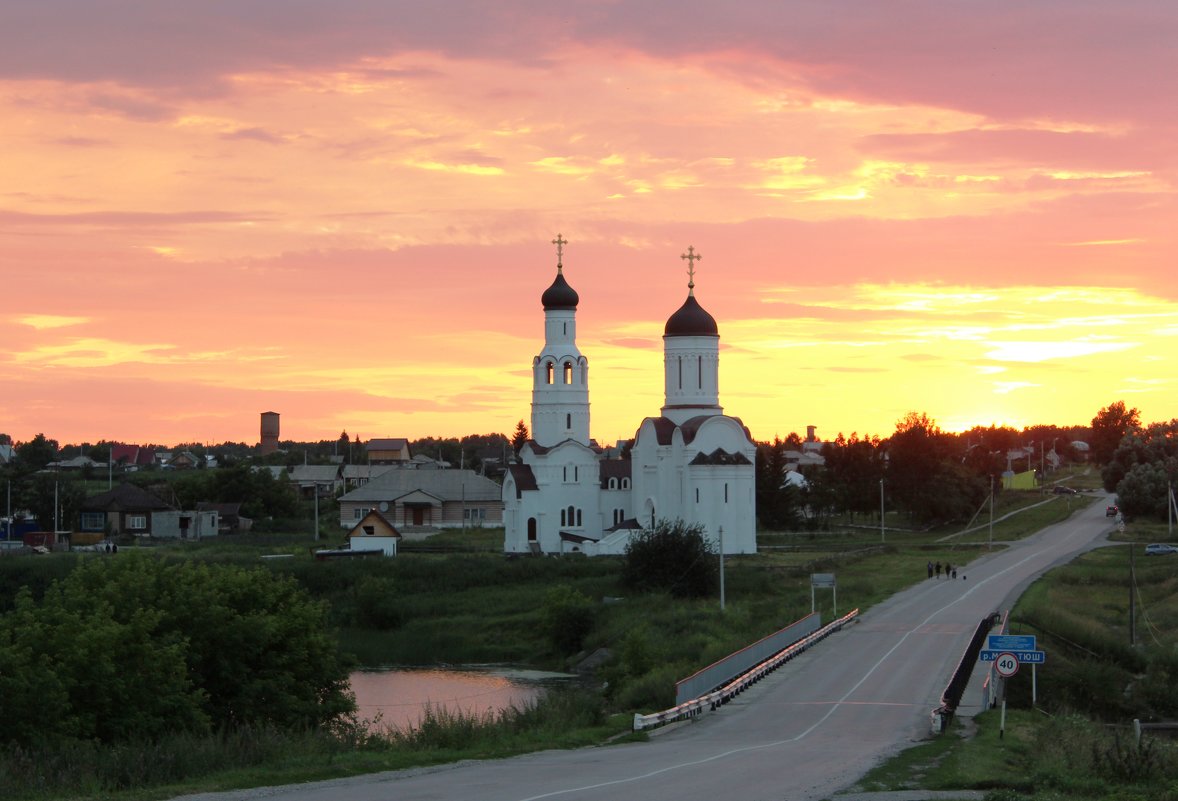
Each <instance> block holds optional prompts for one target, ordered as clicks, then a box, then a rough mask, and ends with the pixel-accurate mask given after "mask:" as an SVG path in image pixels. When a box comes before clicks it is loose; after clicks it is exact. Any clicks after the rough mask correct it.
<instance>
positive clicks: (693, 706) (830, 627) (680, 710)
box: [634, 609, 859, 731]
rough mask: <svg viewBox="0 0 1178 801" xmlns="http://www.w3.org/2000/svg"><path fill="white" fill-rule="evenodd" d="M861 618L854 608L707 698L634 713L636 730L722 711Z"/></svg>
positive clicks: (707, 695) (706, 696)
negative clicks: (791, 661)
mask: <svg viewBox="0 0 1178 801" xmlns="http://www.w3.org/2000/svg"><path fill="white" fill-rule="evenodd" d="M858 615H859V610H858V609H852V610H851V611H850V612H848V613H847V614H845V615H843V616H842V617H840V618H839V619H838V620H835V621H832V622H831V623H828V624H826V625H825V626H823V627H822V628H820V629H818V630H817V631H815V632H813V633H812V634H809V635H807V636H805V637H803V638H802V639H800V640H798V641H797V642H795V643H794V644H793V645H790V646H789V647H787V648H785V649H783V650H781V651H780V652H778V653H777V654H774V655H773V656H771V657H770V658H768V659H766V660H765V661H763V662H761V663H760V664H758V665H756V666H754V667H753V668H752V669H750V670H748V671H746V672H744V673H742V674H741V675H739V676H737V677H736V678H734V679H733V680H732V681H730V682H728V683H727V684H725V685H724V686H723V687H721V688H720V689H718V690H715V691H714V692H710V693H707V694H706V695H702V696H700V697H699V698H693V699H691V700H690V701H685V702H683V703H681V704H677V705H676V706H673V707H671V708H670V709H665V710H663V711H662V712H655V713H652V714H650V715H641V714H638V713H635V714H634V731H642V730H643V729H652V728H655V727H656V726H663V725H665V724H667V723H674V722H675V721H678V720H688V719H690V718H694V717H698V716H699V715H702V714H703V713H704V712H713V711H715V710H717V709H719V708H720V707H721V706H723V705H724V704H726V703H728V702H729V701H731V700H732V699H733V698H735V697H736V696H737V695H740V693H742V692H744V691H745V690H747V689H748V688H749V687H751V686H752V685H753V684H756V683H757V682H758V681H760V680H761V679H763V678H764V677H765V676H767V675H768V674H770V673H772V672H773V671H774V670H776V669H777V668H779V667H781V666H782V665H784V664H785V663H786V662H788V661H789V660H791V659H793V658H794V657H795V656H797V655H798V654H800V653H802V652H803V651H805V650H806V649H807V648H809V647H810V646H812V645H815V644H816V643H819V642H821V641H822V640H824V639H826V638H827V637H829V636H830V635H831V634H834V633H835V632H836V631H839V630H840V629H842V627H843V626H845V625H846V624H847V623H849V622H851V620H853V619H854V618H855V617H857V616H858ZM803 619H804V618H803Z"/></svg>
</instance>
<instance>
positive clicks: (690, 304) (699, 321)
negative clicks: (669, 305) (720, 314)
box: [663, 295, 720, 337]
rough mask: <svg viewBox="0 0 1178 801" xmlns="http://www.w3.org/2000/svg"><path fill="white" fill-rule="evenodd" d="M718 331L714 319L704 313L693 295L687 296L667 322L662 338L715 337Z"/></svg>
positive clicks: (718, 333)
mask: <svg viewBox="0 0 1178 801" xmlns="http://www.w3.org/2000/svg"><path fill="white" fill-rule="evenodd" d="M719 335H720V329H718V328H717V327H716V318H715V317H713V316H712V315H710V314H708V313H707V312H706V311H704V307H703V306H700V305H699V301H697V300H696V299H695V295H688V296H687V300H685V301H684V302H683V305H682V306H680V307H679V311H677V312H675V313H674V314H672V315H671V317H670V319H669V320H667V326H666V328H664V329H663V336H668V337H709V336H710V337H716V336H719Z"/></svg>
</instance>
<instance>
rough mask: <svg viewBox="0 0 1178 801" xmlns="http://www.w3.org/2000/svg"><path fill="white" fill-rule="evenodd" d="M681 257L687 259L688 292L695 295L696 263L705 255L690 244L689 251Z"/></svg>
mask: <svg viewBox="0 0 1178 801" xmlns="http://www.w3.org/2000/svg"><path fill="white" fill-rule="evenodd" d="M679 258H681V259H686V260H687V294H688V295H695V263H696V262H697V261H699V260H701V259H702V258H703V256H701V255H700V254H698V253H696V252H695V248H694V247H692V246H691V245H688V246H687V252H686V253H684V254H683V255H681V256H680V257H679Z"/></svg>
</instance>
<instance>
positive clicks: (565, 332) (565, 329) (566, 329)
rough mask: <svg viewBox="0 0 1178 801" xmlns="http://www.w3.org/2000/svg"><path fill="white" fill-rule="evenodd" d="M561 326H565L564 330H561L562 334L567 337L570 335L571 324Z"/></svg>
mask: <svg viewBox="0 0 1178 801" xmlns="http://www.w3.org/2000/svg"><path fill="white" fill-rule="evenodd" d="M561 325H562V326H563V328H562V329H561V333H562V334H564V335H565V336H566V337H567V336H568V335H569V324H568V323H561Z"/></svg>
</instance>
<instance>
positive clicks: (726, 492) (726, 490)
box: [724, 481, 728, 503]
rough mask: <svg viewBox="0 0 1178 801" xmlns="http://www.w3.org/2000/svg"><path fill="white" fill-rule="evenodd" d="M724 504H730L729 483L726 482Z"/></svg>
mask: <svg viewBox="0 0 1178 801" xmlns="http://www.w3.org/2000/svg"><path fill="white" fill-rule="evenodd" d="M724 503H728V482H727V481H725V482H724Z"/></svg>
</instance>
